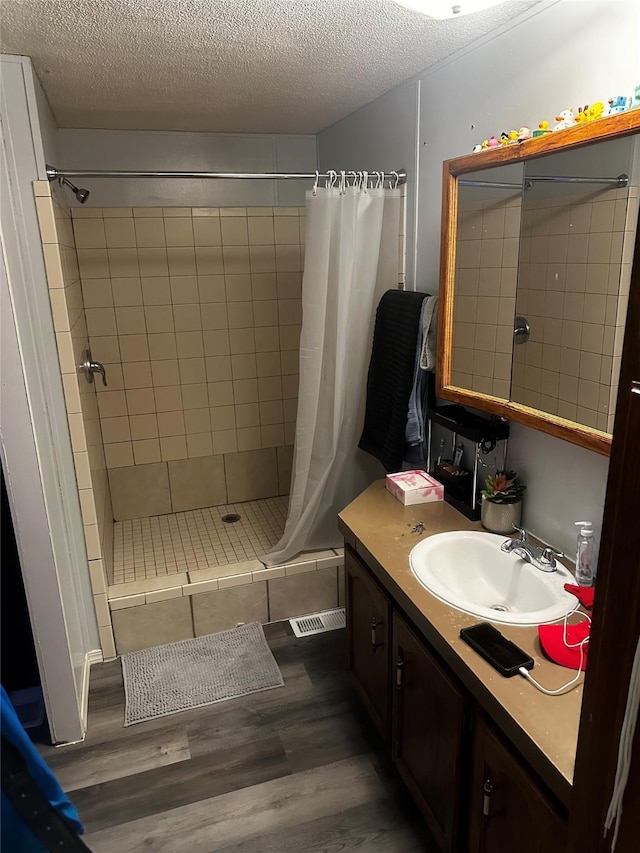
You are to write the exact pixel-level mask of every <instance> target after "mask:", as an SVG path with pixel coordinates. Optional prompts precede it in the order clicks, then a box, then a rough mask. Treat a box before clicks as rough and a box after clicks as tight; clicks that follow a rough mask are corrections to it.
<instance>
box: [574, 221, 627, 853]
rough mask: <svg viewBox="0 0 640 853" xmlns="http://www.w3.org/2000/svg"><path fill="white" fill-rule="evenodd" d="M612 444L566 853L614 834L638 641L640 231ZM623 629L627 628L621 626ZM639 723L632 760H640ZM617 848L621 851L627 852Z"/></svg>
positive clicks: (597, 845) (597, 846)
mask: <svg viewBox="0 0 640 853" xmlns="http://www.w3.org/2000/svg"><path fill="white" fill-rule="evenodd" d="M618 387H619V390H618V399H617V402H616V419H615V424H614V430H613V441H612V444H611V461H610V465H609V476H608V480H607V492H606V497H605V507H604V518H603V523H602V539H601V544H600V557H599V560H598V580H597V585H596V590H597V591H596V596H595V602H594V608H593V622H592V627H591V638H592V640H591V645H590V650H589V668H588V669H587V672H586V677H585V683H584V695H583V700H582V713H581V716H580V730H579V734H578V748H577V754H576V767H575V774H574V781H573V799H572V807H571V811H570V815H569V835H568V841H567V847H566V851H567V853H582V851H585V850H589V851H593V853H596V851H598V853H604V851H609V850H610V849H611V841H612V838H613V833H612V832H609V833H608V834H607V835H606V837H605V833H604V822H605V817H606V814H607V810H608V808H609V802H610V800H611V795H612V792H613V785H614V778H615V773H616V767H617V763H618V744H619V740H620V732H621V729H622V721H623V718H624V713H625V706H626V702H627V695H628V690H629V679H630V675H631V668H632V665H633V660H634V655H635V653H636V647H637V644H638V639H639V637H640V571H639V570H640V566H639V564H638V553H639V552H640V547H639V546H638V541H637V535H638V532H637V527H638V518H639V517H640V231H638V228H637V227H636V242H635V251H634V260H633V268H632V272H631V286H630V292H629V307H628V311H627V321H626V328H625V336H624V347H623V352H622V364H621V368H620V381H619V386H618ZM621 626H624V627H623V629H621ZM639 730H640V726H638V727H637V728H636V736H635V744H634V751H633V754H632V758H633V760H634V761H635V763H638V762H640V731H639ZM638 777H639V774H638V773H637V772H636V773H635V775H634V776H633V780H634V781H632V777H631V776H630V780H629V782H630V784H629V786H628V788H627V792H626V796H625V808H624V810H623V813H622V818H621V826H620V835H621V837H622V836H623V834H626V833H631V831H632V830H631V824H632V823H635V830H634V831H635V834H636V836H637V825H638V824H637V821H638V808H639V807H640V786H639V785H638ZM626 849H628V848H625V850H624V851H623V848H622V847H618V848H617V850H618V851H619V853H626Z"/></svg>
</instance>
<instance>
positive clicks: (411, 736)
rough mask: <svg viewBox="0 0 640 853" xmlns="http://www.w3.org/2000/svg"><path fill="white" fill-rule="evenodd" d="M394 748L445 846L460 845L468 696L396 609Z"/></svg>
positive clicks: (398, 764)
mask: <svg viewBox="0 0 640 853" xmlns="http://www.w3.org/2000/svg"><path fill="white" fill-rule="evenodd" d="M392 665H393V672H394V678H393V681H394V690H393V703H392V707H393V712H392V727H391V732H392V749H393V759H394V762H395V765H396V767H397V769H398V772H399V773H400V775H401V776H402V778H403V780H404V782H405V784H406V786H407V787H408V788H409V790H410V791H411V794H412V795H413V798H414V799H415V801H416V803H417V804H418V806H419V807H420V810H421V811H422V813H423V815H424V817H425V819H426V821H427V824H428V825H429V828H430V830H431V832H432V833H433V836H434V838H435V839H436V841H437V842H438V844H439V845H440V847H441V848H442V850H444V851H447V853H449V851H454V850H457V849H459V848H458V824H459V821H458V814H459V810H460V807H461V804H463V803H464V801H465V797H464V792H463V790H462V786H461V774H462V769H463V752H464V751H465V747H466V738H465V706H466V702H465V698H464V695H463V693H462V691H461V690H460V689H459V688H458V687H457V685H456V684H454V682H453V681H452V679H451V678H450V677H449V675H448V674H447V673H446V672H445V671H444V670H443V669H442V667H441V666H440V664H439V663H438V662H437V661H436V659H435V658H434V656H433V655H432V654H431V653H430V652H429V651H428V649H427V648H426V647H425V645H424V643H423V642H422V641H421V640H420V639H419V638H418V637H417V636H416V634H415V633H414V632H413V631H412V630H411V628H410V627H409V626H408V625H407V623H406V622H405V621H404V619H402V617H401V616H399V615H398V613H394V614H393V652H392Z"/></svg>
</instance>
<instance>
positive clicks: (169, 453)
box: [160, 435, 187, 462]
mask: <svg viewBox="0 0 640 853" xmlns="http://www.w3.org/2000/svg"><path fill="white" fill-rule="evenodd" d="M160 455H161V457H162V461H163V462H170V461H172V460H175V459H186V458H187V439H186V438H185V436H184V435H172V436H167V437H166V438H164V437H163V438H161V439H160Z"/></svg>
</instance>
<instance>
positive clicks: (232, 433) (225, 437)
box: [211, 409, 238, 456]
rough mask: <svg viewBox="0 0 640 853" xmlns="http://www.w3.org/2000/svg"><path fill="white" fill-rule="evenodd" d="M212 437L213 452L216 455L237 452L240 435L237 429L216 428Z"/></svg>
mask: <svg viewBox="0 0 640 853" xmlns="http://www.w3.org/2000/svg"><path fill="white" fill-rule="evenodd" d="M212 411H215V409H214V410H212ZM211 438H212V442H213V452H214V454H215V455H216V456H219V455H221V454H223V453H235V452H236V451H237V450H238V437H237V434H236V430H235V429H226V430H214V431H213V432H212V433H211Z"/></svg>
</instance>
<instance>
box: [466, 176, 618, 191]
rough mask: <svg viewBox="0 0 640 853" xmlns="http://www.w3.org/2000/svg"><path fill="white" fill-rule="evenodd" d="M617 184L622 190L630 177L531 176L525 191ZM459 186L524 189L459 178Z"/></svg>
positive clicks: (526, 180) (526, 179)
mask: <svg viewBox="0 0 640 853" xmlns="http://www.w3.org/2000/svg"><path fill="white" fill-rule="evenodd" d="M537 183H548V184H615V185H616V186H618V187H620V188H622V187H626V186H627V184H628V183H629V176H628V175H625V174H622V175H618V177H617V178H579V177H578V178H570V177H567V176H566V175H531V176H529V177H528V178H525V181H524V188H525V190H528V189H531V186H532V185H533V184H537ZM458 184H460V186H462V187H489V188H491V189H499V190H501V189H512V188H515V189H522V186H523V185H522V184H518V183H508V182H501V181H475V180H473V179H471V178H458Z"/></svg>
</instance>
